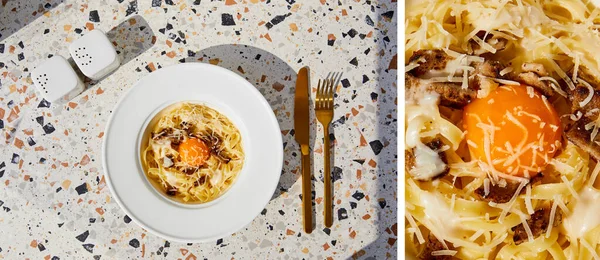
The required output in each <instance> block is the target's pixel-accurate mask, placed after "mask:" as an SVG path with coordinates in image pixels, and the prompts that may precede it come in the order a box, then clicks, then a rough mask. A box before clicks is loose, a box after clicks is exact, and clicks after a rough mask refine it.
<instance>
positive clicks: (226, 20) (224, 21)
mask: <svg viewBox="0 0 600 260" xmlns="http://www.w3.org/2000/svg"><path fill="white" fill-rule="evenodd" d="M221 25H224V26H231V25H235V21H234V20H233V16H232V15H231V14H221Z"/></svg>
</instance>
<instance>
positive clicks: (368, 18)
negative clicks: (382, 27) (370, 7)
mask: <svg viewBox="0 0 600 260" xmlns="http://www.w3.org/2000/svg"><path fill="white" fill-rule="evenodd" d="M365 23H367V24H368V25H369V26H374V25H375V23H374V22H373V19H371V17H370V16H369V15H367V16H365Z"/></svg>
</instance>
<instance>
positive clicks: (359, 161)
mask: <svg viewBox="0 0 600 260" xmlns="http://www.w3.org/2000/svg"><path fill="white" fill-rule="evenodd" d="M352 161H355V162H357V163H360V165H363V164H364V163H365V159H354V160H352Z"/></svg>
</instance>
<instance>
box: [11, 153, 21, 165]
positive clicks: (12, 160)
mask: <svg viewBox="0 0 600 260" xmlns="http://www.w3.org/2000/svg"><path fill="white" fill-rule="evenodd" d="M20 160H21V156H19V155H18V154H16V153H13V155H12V158H11V159H10V162H11V163H13V164H17V163H19V161H20Z"/></svg>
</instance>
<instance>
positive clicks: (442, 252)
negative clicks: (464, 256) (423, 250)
mask: <svg viewBox="0 0 600 260" xmlns="http://www.w3.org/2000/svg"><path fill="white" fill-rule="evenodd" d="M431 255H432V256H440V255H448V256H454V255H456V251H454V250H438V251H433V252H431Z"/></svg>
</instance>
